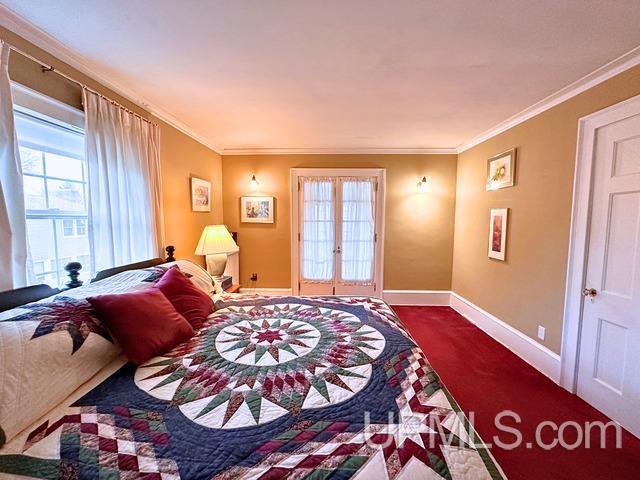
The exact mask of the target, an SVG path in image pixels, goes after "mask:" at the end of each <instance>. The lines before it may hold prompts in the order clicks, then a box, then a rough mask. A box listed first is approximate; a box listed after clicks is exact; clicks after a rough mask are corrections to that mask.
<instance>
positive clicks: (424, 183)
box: [418, 176, 429, 192]
mask: <svg viewBox="0 0 640 480" xmlns="http://www.w3.org/2000/svg"><path fill="white" fill-rule="evenodd" d="M428 186H429V184H428V183H427V177H426V176H425V177H422V180H420V181H419V182H418V191H420V192H426V191H427V187H428Z"/></svg>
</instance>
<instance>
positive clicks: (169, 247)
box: [164, 245, 176, 263]
mask: <svg viewBox="0 0 640 480" xmlns="http://www.w3.org/2000/svg"><path fill="white" fill-rule="evenodd" d="M165 251H166V252H167V258H165V260H164V261H165V263H169V262H175V261H176V259H175V257H174V256H173V252H175V251H176V247H174V246H173V245H167V248H165Z"/></svg>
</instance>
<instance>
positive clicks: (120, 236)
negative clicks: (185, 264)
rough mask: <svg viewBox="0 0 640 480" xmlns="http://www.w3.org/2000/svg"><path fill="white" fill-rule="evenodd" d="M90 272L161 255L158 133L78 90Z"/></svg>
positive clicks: (127, 114) (140, 121)
mask: <svg viewBox="0 0 640 480" xmlns="http://www.w3.org/2000/svg"><path fill="white" fill-rule="evenodd" d="M83 97H84V110H85V154H86V160H87V170H88V177H89V241H90V245H91V258H92V262H91V263H92V265H91V267H92V273H95V272H96V271H99V270H102V269H105V268H110V267H113V266H115V265H123V264H127V263H132V262H137V261H141V260H146V259H149V258H154V257H157V256H158V255H161V248H162V245H163V243H164V239H163V231H164V228H163V217H162V186H161V178H160V131H159V128H158V126H157V125H153V124H152V123H149V122H148V121H146V120H144V119H142V118H140V117H139V116H137V115H134V114H133V113H131V112H129V111H127V110H125V109H124V108H122V107H120V106H118V105H116V104H114V103H113V102H111V101H109V100H108V99H106V98H104V97H102V96H100V95H97V94H95V93H93V92H91V91H89V90H87V89H84V92H83Z"/></svg>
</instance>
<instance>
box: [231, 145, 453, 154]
mask: <svg viewBox="0 0 640 480" xmlns="http://www.w3.org/2000/svg"><path fill="white" fill-rule="evenodd" d="M456 153H457V151H456V149H455V148H375V147H371V148H369V147H363V148H225V149H223V150H222V155H349V154H350V155H376V154H378V155H455V154H456Z"/></svg>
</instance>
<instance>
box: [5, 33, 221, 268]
mask: <svg viewBox="0 0 640 480" xmlns="http://www.w3.org/2000/svg"><path fill="white" fill-rule="evenodd" d="M0 38H2V39H3V40H6V41H7V42H8V43H9V44H11V45H14V46H16V47H17V48H19V49H20V50H22V51H25V52H27V53H28V54H30V55H33V56H34V57H36V58H38V59H39V60H42V61H44V62H46V63H48V64H50V65H52V66H53V67H55V68H56V69H59V70H60V71H61V72H64V73H66V74H68V75H70V76H71V77H73V78H75V79H76V80H78V81H80V82H82V83H84V84H85V85H87V86H89V87H91V88H93V89H94V90H97V91H99V92H101V93H102V94H104V95H106V96H108V97H109V98H112V99H114V100H116V101H118V102H120V103H121V104H123V105H124V106H126V107H128V108H130V109H131V110H134V111H136V112H137V113H139V114H140V115H142V116H143V117H146V118H149V119H150V120H152V121H154V122H156V123H158V124H159V125H160V157H161V162H162V189H163V197H164V199H163V203H164V217H165V241H166V243H167V244H173V245H175V247H176V256H177V257H180V258H190V259H193V260H197V261H198V262H200V263H201V264H204V263H203V259H202V257H195V256H194V255H193V251H194V250H195V247H196V244H197V242H198V238H199V237H200V234H201V233H202V228H203V227H204V226H205V225H207V224H216V223H220V222H222V158H221V157H220V155H218V154H217V153H215V152H214V151H213V150H211V149H209V148H207V147H205V146H204V145H202V144H200V143H198V142H197V141H195V140H193V139H192V138H191V137H189V136H188V135H186V134H184V133H182V132H181V131H179V130H177V129H176V128H174V127H172V126H171V125H168V124H166V123H164V122H162V121H160V120H159V119H157V118H154V117H153V116H152V115H151V114H149V112H147V111H145V110H143V109H141V108H139V107H138V106H136V105H135V104H133V103H131V102H129V101H127V100H126V99H125V98H122V97H121V96H119V95H118V94H116V93H115V92H113V91H111V90H109V89H108V88H106V87H104V86H102V85H101V84H100V83H98V82H96V81H94V80H93V79H91V78H89V77H87V76H86V75H83V74H82V73H80V72H78V71H77V70H75V69H73V68H71V67H70V66H68V65H66V64H65V63H63V62H61V61H59V60H58V59H56V58H55V57H53V56H51V55H49V54H47V53H46V52H44V51H43V50H41V49H39V48H37V47H35V46H34V45H32V44H30V43H29V42H27V41H25V40H24V39H22V38H21V37H19V36H17V35H15V34H14V33H12V32H10V31H8V30H6V29H4V28H2V27H0ZM9 74H10V76H11V79H12V80H15V81H16V82H18V83H21V84H23V85H25V86H27V87H30V88H32V89H34V90H37V91H39V92H42V93H44V94H46V95H49V96H50V97H53V98H55V99H57V100H60V101H62V102H64V103H66V104H68V105H71V106H73V107H76V108H82V102H81V99H82V95H81V90H80V87H79V86H78V85H76V84H74V83H72V82H69V81H68V80H66V79H64V78H62V77H61V76H59V75H57V74H55V73H51V72H48V73H42V71H41V70H40V66H39V65H38V64H36V63H35V62H33V61H31V60H29V59H27V58H25V57H23V56H22V55H20V54H18V53H15V52H11V57H10V62H9ZM191 175H194V176H197V177H200V178H204V179H207V180H209V181H211V182H212V188H213V195H212V197H213V204H212V211H211V213H200V212H192V211H191V203H190V202H191V200H190V185H189V178H190V176H191Z"/></svg>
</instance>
